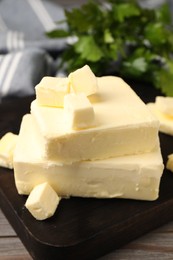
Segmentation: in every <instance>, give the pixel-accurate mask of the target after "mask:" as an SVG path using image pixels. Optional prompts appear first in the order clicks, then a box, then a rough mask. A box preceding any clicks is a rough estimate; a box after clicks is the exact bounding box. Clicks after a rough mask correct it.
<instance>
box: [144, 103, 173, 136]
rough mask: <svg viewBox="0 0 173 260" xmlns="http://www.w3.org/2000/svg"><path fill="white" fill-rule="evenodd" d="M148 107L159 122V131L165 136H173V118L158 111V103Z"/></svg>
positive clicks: (150, 104)
mask: <svg viewBox="0 0 173 260" xmlns="http://www.w3.org/2000/svg"><path fill="white" fill-rule="evenodd" d="M147 106H148V108H149V109H150V111H151V112H152V113H153V115H154V116H155V117H156V118H157V119H158V120H159V123H160V127H159V131H160V132H162V133H164V134H168V135H173V116H170V115H168V114H165V113H162V112H161V111H160V110H158V108H157V106H156V103H148V104H147Z"/></svg>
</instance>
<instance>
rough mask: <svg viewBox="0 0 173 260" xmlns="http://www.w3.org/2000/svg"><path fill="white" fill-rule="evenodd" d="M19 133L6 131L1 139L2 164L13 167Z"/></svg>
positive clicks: (0, 154)
mask: <svg viewBox="0 0 173 260" xmlns="http://www.w3.org/2000/svg"><path fill="white" fill-rule="evenodd" d="M17 139H18V135H16V134H13V133H11V132H8V133H6V134H5V135H4V136H3V137H2V138H1V139H0V166H3V167H6V168H9V169H13V153H14V149H15V147H16V143H17Z"/></svg>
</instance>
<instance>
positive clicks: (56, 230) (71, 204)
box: [0, 88, 173, 260]
mask: <svg viewBox="0 0 173 260" xmlns="http://www.w3.org/2000/svg"><path fill="white" fill-rule="evenodd" d="M141 90H142V94H141ZM135 91H136V92H137V93H138V94H139V95H140V96H142V98H143V99H144V101H146V102H148V101H149V100H152V99H153V98H154V95H155V92H152V91H151V90H150V89H149V88H146V89H144V88H142V89H141V88H135ZM32 99H33V97H31V98H25V99H17V100H16V99H14V100H9V101H8V100H7V101H5V102H2V104H1V105H0V136H2V135H3V134H5V133H6V132H8V131H13V132H14V133H18V130H19V126H20V122H21V118H22V115H23V114H25V113H27V112H29V107H30V102H31V100H32ZM160 141H161V150H162V154H163V158H164V162H165V161H166V159H167V155H168V154H170V153H172V152H173V137H170V136H168V135H164V134H161V135H160ZM25 200H26V196H20V195H18V193H17V190H16V188H15V184H14V176H13V171H12V170H8V169H5V168H0V207H1V209H2V210H3V212H4V214H5V215H6V217H7V219H8V220H9V222H10V223H11V225H12V226H13V228H14V230H15V231H16V233H17V234H18V236H19V237H20V239H21V241H22V242H23V243H24V245H25V247H26V248H27V250H28V252H29V253H30V254H31V256H32V257H33V259H39V260H40V259H42V260H44V259H65V260H67V259H96V258H97V257H99V256H102V255H104V254H106V253H108V252H110V251H111V250H114V249H116V248H119V247H121V246H122V245H124V244H126V243H128V242H130V241H131V240H133V239H135V238H137V237H139V236H141V235H143V234H145V233H146V232H149V231H150V230H152V229H154V228H157V227H159V226H161V225H162V224H164V223H166V222H168V221H170V220H172V219H173V174H172V173H170V172H169V171H167V170H165V171H164V174H163V177H162V181H161V187H160V196H159V199H158V200H156V201H153V202H147V201H135V200H125V199H124V200H123V199H110V200H109V199H108V200H106V199H105V200H104V199H82V198H71V199H64V200H62V201H61V203H60V205H59V207H58V210H57V212H56V213H55V215H54V216H53V217H52V218H50V219H48V220H45V221H37V220H35V219H34V218H33V217H32V216H31V215H30V213H29V212H28V211H27V210H26V208H25V207H24V203H25Z"/></svg>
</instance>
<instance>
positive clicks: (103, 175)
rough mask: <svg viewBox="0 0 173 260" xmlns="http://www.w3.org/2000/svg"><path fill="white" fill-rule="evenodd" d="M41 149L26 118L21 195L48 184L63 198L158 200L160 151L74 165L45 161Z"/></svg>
mask: <svg viewBox="0 0 173 260" xmlns="http://www.w3.org/2000/svg"><path fill="white" fill-rule="evenodd" d="M33 147H34V149H33ZM41 149H42V148H41V147H40V143H39V142H38V138H37V133H36V131H35V127H34V121H33V118H32V115H25V116H24V118H23V120H22V124H21V129H20V134H19V142H18V143H17V147H16V150H15V156H14V176H15V183H16V187H17V190H18V193H19V194H29V193H30V192H31V190H32V189H33V188H34V187H35V186H36V185H39V184H40V183H43V182H47V183H49V185H50V186H51V187H52V188H53V189H54V190H55V191H56V192H57V194H58V195H59V196H60V197H70V196H80V197H94V198H128V199H139V200H155V199H157V198H158V195H159V185H160V178H161V176H162V172H163V162H162V157H161V153H160V150H159V148H158V149H157V150H156V151H153V152H151V153H146V154H140V155H139V154H138V155H133V156H132V155H130V156H123V157H116V158H111V159H107V160H97V161H85V162H78V163H74V164H72V165H68V164H63V163H62V162H58V161H52V160H45V159H43V157H42V154H41Z"/></svg>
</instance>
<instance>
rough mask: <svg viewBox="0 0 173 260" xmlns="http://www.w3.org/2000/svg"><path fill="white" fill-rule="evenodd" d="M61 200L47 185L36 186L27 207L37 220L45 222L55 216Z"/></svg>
mask: <svg viewBox="0 0 173 260" xmlns="http://www.w3.org/2000/svg"><path fill="white" fill-rule="evenodd" d="M60 200H61V198H60V197H59V196H58V194H57V193H56V192H55V191H54V189H53V188H52V187H51V186H50V185H49V184H48V183H47V182H45V183H41V184H39V185H36V186H35V187H34V188H33V190H32V191H31V193H30V195H29V196H28V198H27V200H26V203H25V207H26V208H27V209H28V211H29V212H30V213H31V215H32V216H33V217H34V218H36V219H37V220H45V219H47V218H50V217H52V216H53V215H54V213H55V211H56V209H57V206H58V204H59V202H60Z"/></svg>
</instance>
